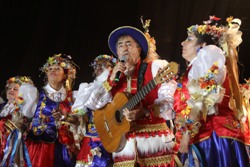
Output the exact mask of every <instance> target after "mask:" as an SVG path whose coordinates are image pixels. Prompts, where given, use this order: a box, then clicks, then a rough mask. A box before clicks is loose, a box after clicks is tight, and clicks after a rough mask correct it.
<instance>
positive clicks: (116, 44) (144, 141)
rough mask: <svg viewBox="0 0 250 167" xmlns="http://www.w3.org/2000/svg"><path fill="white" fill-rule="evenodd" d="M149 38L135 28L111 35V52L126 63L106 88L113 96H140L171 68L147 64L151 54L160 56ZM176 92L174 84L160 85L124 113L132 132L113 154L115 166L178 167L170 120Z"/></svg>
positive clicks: (155, 62)
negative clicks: (157, 76) (152, 47)
mask: <svg viewBox="0 0 250 167" xmlns="http://www.w3.org/2000/svg"><path fill="white" fill-rule="evenodd" d="M147 35H148V36H146V34H144V33H143V32H141V31H140V30H139V29H137V28H134V27H131V26H123V27H119V28H117V29H115V30H114V31H112V32H111V34H110V35H109V39H108V43H109V47H110V49H111V51H112V52H113V54H114V55H116V56H117V57H118V58H119V59H120V60H121V59H122V60H123V62H118V63H117V64H116V66H115V67H114V68H113V71H112V73H111V74H110V77H109V78H108V80H107V81H106V82H105V83H104V84H103V85H104V87H105V89H106V90H107V91H109V92H110V93H111V94H112V95H113V96H115V95H116V94H117V93H118V92H128V93H129V94H131V95H134V94H136V93H137V92H138V91H139V90H140V89H141V88H142V87H144V86H145V85H146V84H147V83H149V82H150V81H151V80H152V79H153V78H154V77H155V76H156V74H157V73H158V71H159V69H161V68H163V67H164V66H166V65H167V64H168V62H167V61H165V60H159V59H157V60H151V61H150V62H146V61H145V60H146V58H147V57H148V56H150V54H156V52H155V49H153V50H152V49H151V48H150V47H151V46H152V45H151V44H152V43H150V41H149V40H150V39H152V38H151V37H150V35H149V34H147ZM124 57H125V59H124ZM117 73H118V74H119V75H117ZM117 80H119V81H117ZM175 89H176V82H175V81H174V80H170V81H169V82H164V83H162V84H160V85H156V86H155V87H154V88H153V89H152V90H151V91H150V92H149V93H148V94H147V95H145V97H144V98H142V100H141V101H140V102H139V104H138V105H136V107H134V108H132V109H128V108H124V109H122V114H123V116H124V117H125V118H124V119H126V121H128V122H130V125H131V128H130V130H129V131H128V132H127V133H125V135H124V136H125V140H126V142H125V145H124V147H122V148H119V150H116V151H115V152H113V160H114V166H122V165H126V166H136V165H140V166H174V151H173V147H174V141H173V139H174V135H173V132H172V131H171V130H170V129H169V128H168V127H167V125H166V120H172V119H173V118H174V113H173V110H172V102H173V94H174V92H175ZM121 121H122V120H121ZM132 125H133V126H132ZM98 133H99V132H98ZM110 135H112V134H110ZM110 142H111V143H112V141H110Z"/></svg>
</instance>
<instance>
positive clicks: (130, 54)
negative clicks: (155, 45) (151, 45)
mask: <svg viewBox="0 0 250 167" xmlns="http://www.w3.org/2000/svg"><path fill="white" fill-rule="evenodd" d="M116 51H117V55H118V58H119V59H121V58H122V56H125V57H126V63H125V66H126V68H129V67H131V66H134V65H136V64H137V63H138V62H139V61H140V59H141V57H140V54H141V47H140V46H139V44H138V43H137V42H136V41H135V40H134V39H133V38H132V37H131V36H128V35H126V36H121V37H120V38H119V39H118V41H117V43H116Z"/></svg>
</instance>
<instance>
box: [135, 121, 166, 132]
mask: <svg viewBox="0 0 250 167" xmlns="http://www.w3.org/2000/svg"><path fill="white" fill-rule="evenodd" d="M135 129H136V131H135V132H156V131H165V130H168V129H169V128H168V127H167V125H166V124H165V123H160V124H156V125H150V124H147V125H138V124H136V126H135Z"/></svg>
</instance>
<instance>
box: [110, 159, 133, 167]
mask: <svg viewBox="0 0 250 167" xmlns="http://www.w3.org/2000/svg"><path fill="white" fill-rule="evenodd" d="M134 166H135V160H128V161H123V162H115V163H114V165H113V167H134Z"/></svg>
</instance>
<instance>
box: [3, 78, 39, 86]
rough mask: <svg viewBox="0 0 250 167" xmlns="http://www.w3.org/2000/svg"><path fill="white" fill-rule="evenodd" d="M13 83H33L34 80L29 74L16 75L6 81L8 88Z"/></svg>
mask: <svg viewBox="0 0 250 167" xmlns="http://www.w3.org/2000/svg"><path fill="white" fill-rule="evenodd" d="M12 83H17V84H19V85H22V84H23V83H28V84H31V85H34V84H33V81H32V80H31V79H30V77H28V76H15V77H11V78H9V79H8V80H7V81H6V86H5V87H6V88H7V87H9V85H10V84H12Z"/></svg>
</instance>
